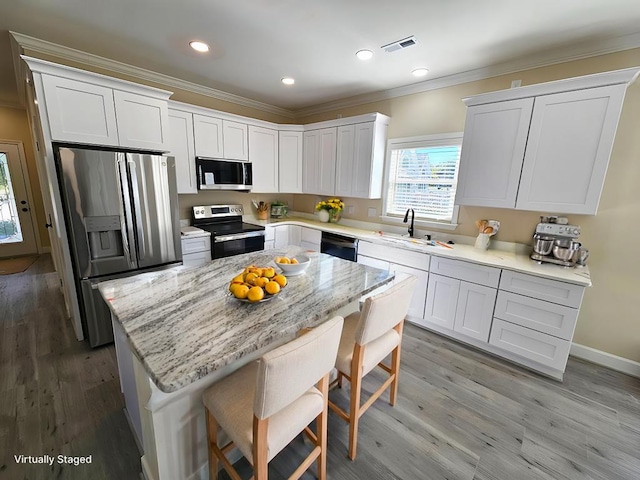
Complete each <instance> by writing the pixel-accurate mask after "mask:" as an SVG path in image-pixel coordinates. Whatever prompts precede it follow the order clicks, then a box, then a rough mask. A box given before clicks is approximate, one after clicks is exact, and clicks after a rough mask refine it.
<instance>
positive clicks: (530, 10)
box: [0, 0, 640, 110]
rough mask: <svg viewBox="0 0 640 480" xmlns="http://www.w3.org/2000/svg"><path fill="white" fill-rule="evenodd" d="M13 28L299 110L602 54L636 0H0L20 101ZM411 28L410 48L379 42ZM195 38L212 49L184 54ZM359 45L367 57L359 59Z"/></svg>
mask: <svg viewBox="0 0 640 480" xmlns="http://www.w3.org/2000/svg"><path fill="white" fill-rule="evenodd" d="M8 31H15V32H19V33H22V34H25V35H29V36H32V37H36V38H39V39H42V40H47V41H49V42H53V43H56V44H60V45H64V46H66V47H71V48H75V49H78V50H81V51H84V52H89V53H92V54H95V55H99V56H102V57H106V58H109V59H113V60H118V61H120V62H124V63H127V64H130V65H135V66H138V67H142V68H145V69H148V70H152V71H155V72H159V73H162V74H165V75H169V76H173V77H176V78H180V79H183V80H188V81H190V82H193V83H196V84H199V85H204V86H207V87H211V88H215V89H219V90H223V91H225V92H229V93H233V94H236V95H240V96H243V97H247V98H250V99H254V100H258V101H261V102H265V103H268V104H271V105H274V106H278V107H282V108H285V109H289V110H298V109H301V108H305V107H309V106H312V105H318V104H322V103H326V102H331V101H335V100H338V99H343V98H347V97H351V96H354V95H361V94H366V93H370V92H376V91H380V90H386V89H390V88H395V87H400V86H405V85H409V84H412V83H416V82H419V81H422V80H424V79H420V80H418V79H416V78H414V77H412V76H411V74H410V72H411V70H413V69H414V68H417V67H426V68H428V69H429V72H430V73H429V76H428V77H426V80H427V81H428V80H430V79H434V78H439V77H443V76H448V75H453V74H458V73H461V72H468V71H470V70H474V69H478V68H482V67H486V66H491V65H496V64H501V63H505V62H510V61H514V60H517V59H520V58H523V57H531V56H535V55H539V54H541V53H545V52H553V51H554V50H555V51H558V50H559V49H566V48H567V47H568V46H571V47H572V49H573V51H575V52H576V53H577V54H584V53H588V52H587V51H586V50H588V49H592V50H593V51H597V50H598V44H599V43H601V42H606V41H609V40H611V39H612V38H614V37H622V36H625V35H630V34H636V33H639V32H640V1H639V0H529V1H524V0H517V1H514V0H400V1H396V2H392V1H384V2H383V1H380V0H367V1H365V0H360V1H356V0H351V1H344V0H321V1H317V0H316V1H313V2H312V1H309V0H236V1H232V0H183V1H182V2H180V1H177V0H107V1H105V0H64V1H51V0H11V1H10V0H2V1H1V2H0V66H1V67H2V68H0V103H5V104H7V103H15V102H17V97H16V95H17V94H16V90H15V84H14V80H13V68H12V63H11V57H10V49H9V35H8ZM409 35H415V36H416V37H417V39H418V44H417V45H415V46H413V47H410V48H408V49H406V50H401V51H398V52H395V53H391V54H388V53H385V52H384V51H382V50H381V49H380V47H381V46H382V45H384V44H387V43H390V42H392V41H395V40H399V39H401V38H404V37H407V36H409ZM634 38H635V37H634ZM638 38H640V37H638ZM192 39H199V40H203V41H205V42H208V43H209V44H210V45H211V46H212V51H211V52H210V53H209V54H206V55H201V54H197V53H195V52H193V51H191V49H190V48H189V46H188V42H189V41H190V40H192ZM578 47H579V48H578ZM362 48H367V49H370V50H373V51H374V53H375V55H374V57H373V59H372V60H370V61H368V62H362V61H360V60H358V59H357V58H356V57H355V52H356V51H357V50H359V49H362ZM580 48H582V50H585V49H586V50H585V51H580ZM283 76H292V77H294V78H295V79H296V84H295V85H294V86H293V87H285V86H284V85H282V84H281V83H280V79H281V78H282V77H283Z"/></svg>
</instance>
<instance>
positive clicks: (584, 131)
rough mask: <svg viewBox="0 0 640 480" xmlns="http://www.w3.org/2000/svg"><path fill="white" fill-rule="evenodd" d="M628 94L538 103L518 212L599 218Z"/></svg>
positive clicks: (579, 95)
mask: <svg viewBox="0 0 640 480" xmlns="http://www.w3.org/2000/svg"><path fill="white" fill-rule="evenodd" d="M625 89H626V85H613V86H608V87H600V88H590V89H586V90H578V91H574V92H565V93H558V94H555V95H545V96H541V97H536V101H535V106H534V109H533V117H532V119H531V128H530V129H529V140H528V141H527V150H526V152H525V157H524V166H523V169H522V179H521V181H520V189H519V191H518V201H517V204H516V208H517V209H520V210H536V211H544V212H557V213H576V214H595V213H596V211H597V210H598V203H599V201H600V194H601V193H602V187H603V185H604V178H605V174H606V172H607V165H608V163H609V156H610V155H611V149H612V147H613V140H614V137H615V134H616V128H617V126H618V119H619V118H620V111H621V110H622V101H623V100H624V92H625Z"/></svg>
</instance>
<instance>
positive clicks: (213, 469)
mask: <svg viewBox="0 0 640 480" xmlns="http://www.w3.org/2000/svg"><path fill="white" fill-rule="evenodd" d="M205 411H206V418H207V437H208V439H209V445H207V452H208V454H209V480H217V479H218V457H217V455H216V454H215V452H214V451H213V448H211V446H212V445H217V444H218V422H216V419H215V418H213V415H211V412H209V409H208V408H206V407H205Z"/></svg>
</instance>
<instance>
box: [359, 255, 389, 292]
mask: <svg viewBox="0 0 640 480" xmlns="http://www.w3.org/2000/svg"><path fill="white" fill-rule="evenodd" d="M357 263H360V264H361V265H367V266H369V267H373V268H379V269H380V270H384V271H385V272H388V271H389V268H390V264H389V262H385V261H384V260H380V259H378V258H373V257H367V256H366V255H358V260H357ZM391 285H392V284H391V283H387V284H385V285H382V286H381V287H378V288H376V289H375V290H373V291H372V292H369V293H367V294H366V295H364V296H363V297H362V298H360V302H364V301H365V300H366V299H367V298H369V297H372V296H374V295H377V294H378V293H382V292H384V291H385V290H386V289H388V288H389V287H390V286H391Z"/></svg>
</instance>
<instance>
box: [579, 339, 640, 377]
mask: <svg viewBox="0 0 640 480" xmlns="http://www.w3.org/2000/svg"><path fill="white" fill-rule="evenodd" d="M569 355H573V356H574V357H577V358H581V359H582V360H587V361H588V362H591V363H595V364H597V365H602V366H603V367H607V368H610V369H611V370H615V371H617V372H622V373H626V374H627V375H631V376H633V377H638V378H640V362H635V361H633V360H629V359H628V358H623V357H618V356H617V355H612V354H610V353H607V352H603V351H602V350H596V349H595V348H591V347H586V346H584V345H580V344H578V343H572V344H571V351H570V352H569Z"/></svg>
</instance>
